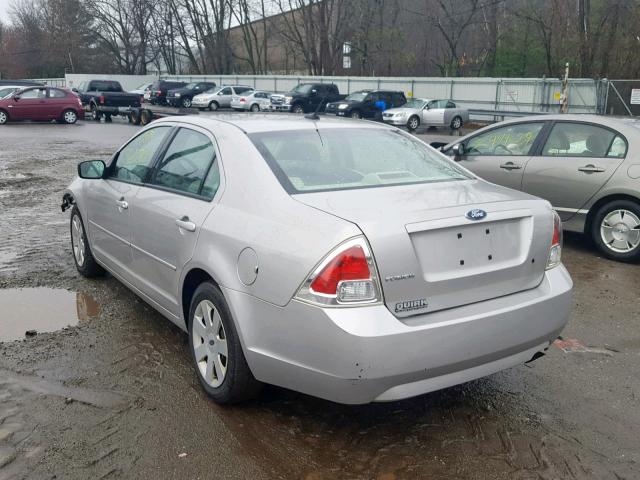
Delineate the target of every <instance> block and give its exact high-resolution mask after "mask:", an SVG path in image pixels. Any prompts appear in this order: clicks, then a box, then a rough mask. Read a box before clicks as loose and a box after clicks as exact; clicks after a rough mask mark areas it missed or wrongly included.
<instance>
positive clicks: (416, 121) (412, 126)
mask: <svg viewBox="0 0 640 480" xmlns="http://www.w3.org/2000/svg"><path fill="white" fill-rule="evenodd" d="M419 126H420V118H419V117H418V116H417V115H413V116H412V117H410V118H409V120H407V129H408V130H409V131H410V132H415V131H416V130H417V129H418V127H419Z"/></svg>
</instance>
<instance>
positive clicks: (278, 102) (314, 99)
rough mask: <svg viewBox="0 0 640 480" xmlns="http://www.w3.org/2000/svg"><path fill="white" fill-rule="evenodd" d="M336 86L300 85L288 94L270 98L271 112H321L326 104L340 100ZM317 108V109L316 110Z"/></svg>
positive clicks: (322, 84)
mask: <svg viewBox="0 0 640 480" xmlns="http://www.w3.org/2000/svg"><path fill="white" fill-rule="evenodd" d="M345 97H346V95H340V92H339V91H338V87H337V85H334V84H333V83H301V84H300V85H298V86H297V87H295V88H294V89H293V90H291V91H290V92H287V93H285V94H282V95H272V96H271V110H276V111H279V112H293V113H308V112H315V111H316V110H318V111H320V112H322V111H324V107H325V106H326V105H327V103H330V102H337V101H338V100H342V99H344V98H345ZM318 107H319V108H318Z"/></svg>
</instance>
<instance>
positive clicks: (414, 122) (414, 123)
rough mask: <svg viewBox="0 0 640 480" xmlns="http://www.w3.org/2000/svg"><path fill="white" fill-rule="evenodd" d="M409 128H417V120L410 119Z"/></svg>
mask: <svg viewBox="0 0 640 480" xmlns="http://www.w3.org/2000/svg"><path fill="white" fill-rule="evenodd" d="M409 126H410V127H411V128H413V129H414V130H415V129H416V128H418V120H416V119H415V118H412V119H411V122H409Z"/></svg>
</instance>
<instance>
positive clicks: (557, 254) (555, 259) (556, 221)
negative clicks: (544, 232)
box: [547, 211, 562, 270]
mask: <svg viewBox="0 0 640 480" xmlns="http://www.w3.org/2000/svg"><path fill="white" fill-rule="evenodd" d="M561 261H562V220H560V216H559V215H558V214H557V213H556V212H555V211H554V212H553V235H552V237H551V248H549V258H548V260H547V270H549V269H550V268H553V267H557V266H558V265H560V262H561Z"/></svg>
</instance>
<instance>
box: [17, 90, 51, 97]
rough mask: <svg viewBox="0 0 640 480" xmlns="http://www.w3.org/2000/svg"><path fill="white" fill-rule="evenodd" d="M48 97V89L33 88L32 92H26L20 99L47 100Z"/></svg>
mask: <svg viewBox="0 0 640 480" xmlns="http://www.w3.org/2000/svg"><path fill="white" fill-rule="evenodd" d="M46 97H47V89H46V88H32V89H30V90H25V91H24V92H22V93H21V94H20V98H25V99H26V98H46Z"/></svg>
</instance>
